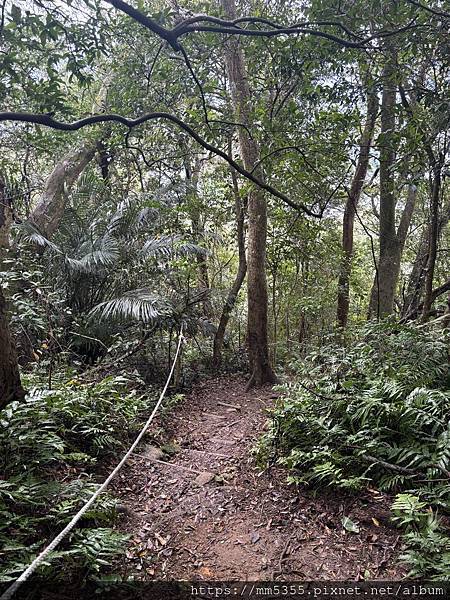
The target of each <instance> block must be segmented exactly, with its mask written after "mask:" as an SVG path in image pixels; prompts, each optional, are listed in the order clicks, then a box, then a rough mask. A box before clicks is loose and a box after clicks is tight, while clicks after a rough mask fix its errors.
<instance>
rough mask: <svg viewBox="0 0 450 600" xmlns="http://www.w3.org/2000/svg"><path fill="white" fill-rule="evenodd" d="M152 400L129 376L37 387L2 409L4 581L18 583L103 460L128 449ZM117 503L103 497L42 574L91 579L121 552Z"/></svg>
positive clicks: (81, 498)
mask: <svg viewBox="0 0 450 600" xmlns="http://www.w3.org/2000/svg"><path fill="white" fill-rule="evenodd" d="M150 404H153V400H152V399H150V398H148V397H145V398H143V397H140V396H139V395H138V393H137V391H136V390H135V389H132V388H131V386H130V381H129V380H127V379H126V378H124V377H107V378H106V379H104V380H103V381H101V382H99V383H93V384H80V383H79V382H78V381H77V380H75V379H72V380H70V381H68V382H67V383H62V382H59V383H58V384H57V388H56V389H52V390H44V389H39V388H37V387H36V388H34V389H33V388H32V389H31V390H30V392H29V393H28V395H27V397H26V399H25V401H23V402H20V403H19V402H13V403H11V404H9V405H8V406H7V407H6V408H5V409H4V410H2V411H1V412H0V565H1V566H0V583H1V582H3V583H5V582H8V581H12V580H13V579H15V578H16V577H17V576H18V575H19V574H20V572H21V571H23V570H24V569H25V568H26V567H27V566H28V564H29V563H30V562H31V560H32V559H33V558H34V557H35V556H36V554H38V552H40V551H41V550H42V549H43V547H44V546H45V544H46V542H48V541H49V540H50V539H52V538H53V537H54V536H55V535H56V534H57V533H59V531H60V530H61V529H62V528H63V527H64V525H66V524H67V522H68V521H69V520H70V519H71V518H72V517H73V515H74V514H75V513H76V511H77V510H78V509H79V508H80V507H81V506H82V504H83V502H85V501H86V500H87V499H88V497H90V496H91V494H92V493H93V492H94V491H95V489H96V488H97V484H96V483H95V480H96V477H95V474H96V470H98V469H99V467H100V466H101V465H99V460H100V459H105V458H108V455H110V454H115V453H117V452H118V451H122V450H123V448H124V447H125V446H126V445H128V442H129V440H130V438H131V437H134V435H135V433H136V432H137V431H138V430H139V429H140V426H141V425H142V421H143V420H144V415H145V417H146V416H147V414H148V409H149V405H150ZM115 520H116V501H115V500H114V498H113V497H112V496H111V495H110V494H102V496H101V497H100V498H99V499H98V500H97V502H96V503H95V504H94V505H93V506H92V507H91V509H90V510H89V511H88V512H87V513H86V514H85V515H84V517H83V519H82V521H81V522H80V525H79V526H78V527H77V528H76V529H75V530H73V531H72V532H71V534H69V536H68V537H67V538H66V539H65V541H64V542H63V543H62V544H61V546H60V550H58V551H57V552H55V553H53V557H54V558H53V560H52V561H51V562H50V563H46V564H44V565H43V566H42V567H41V568H40V570H39V575H40V576H42V577H45V578H46V579H52V580H53V579H54V580H58V581H66V582H67V581H68V580H71V579H73V578H81V579H83V578H89V577H90V576H91V575H92V574H94V573H97V572H99V571H100V570H101V569H102V568H103V567H104V566H107V565H110V564H111V562H112V561H113V559H114V558H115V557H116V556H117V555H118V554H120V553H121V552H122V551H123V549H124V547H125V542H126V536H124V535H122V534H119V533H117V532H115V531H114V530H113V529H112V528H111V526H112V525H114V523H115Z"/></svg>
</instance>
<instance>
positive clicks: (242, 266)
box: [212, 169, 247, 369]
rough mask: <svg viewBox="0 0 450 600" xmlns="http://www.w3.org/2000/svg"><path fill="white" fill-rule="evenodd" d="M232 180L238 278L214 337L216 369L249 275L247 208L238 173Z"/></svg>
mask: <svg viewBox="0 0 450 600" xmlns="http://www.w3.org/2000/svg"><path fill="white" fill-rule="evenodd" d="M231 178H232V182H233V196H234V206H235V212H236V237H237V246H238V256H239V263H238V270H237V273H236V277H235V278H234V281H233V285H232V286H231V288H230V291H229V292H228V296H227V299H226V301H225V304H224V306H223V308H222V314H221V315H220V320H219V325H218V327H217V331H216V334H215V336H214V343H213V357H212V364H213V367H215V368H216V369H217V368H218V367H220V364H221V361H222V348H223V342H224V339H225V331H226V328H227V325H228V321H229V320H230V315H231V312H232V310H233V308H234V305H235V304H236V299H237V297H238V294H239V291H240V289H241V286H242V284H243V282H244V279H245V275H246V273H247V259H246V256H245V232H244V220H245V208H244V204H243V202H242V200H241V198H240V196H239V188H238V182H237V177H236V172H235V171H234V170H233V169H232V170H231Z"/></svg>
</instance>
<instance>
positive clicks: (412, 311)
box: [402, 200, 450, 320]
mask: <svg viewBox="0 0 450 600" xmlns="http://www.w3.org/2000/svg"><path fill="white" fill-rule="evenodd" d="M449 220H450V200H449V201H448V202H447V203H446V206H445V207H444V210H443V212H442V215H441V217H440V219H439V230H438V237H439V236H440V235H441V233H442V231H443V230H444V229H445V227H446V226H447V225H448V222H449ZM429 234H430V226H429V224H427V225H426V226H425V227H423V229H422V233H421V235H420V240H419V244H418V247H417V254H416V258H415V260H414V264H413V268H412V271H411V275H410V276H409V281H408V287H407V291H406V298H405V302H404V305H403V309H402V319H405V320H407V319H409V318H414V317H416V316H417V313H418V312H419V310H420V308H419V305H420V299H421V298H422V296H423V293H424V285H425V272H426V266H427V262H428V248H429V245H430V244H429Z"/></svg>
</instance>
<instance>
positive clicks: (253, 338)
mask: <svg viewBox="0 0 450 600" xmlns="http://www.w3.org/2000/svg"><path fill="white" fill-rule="evenodd" d="M221 2H222V6H223V9H224V12H225V16H226V17H227V18H228V19H230V20H233V19H236V18H237V12H236V4H235V0H221ZM225 62H226V68H227V73H228V79H229V82H230V87H231V96H232V99H233V105H234V111H235V115H236V120H237V121H239V122H240V123H242V125H244V127H239V129H238V133H239V146H240V151H241V157H242V161H243V163H244V166H245V168H246V169H247V170H249V171H252V172H253V173H254V174H255V175H256V176H257V177H258V179H260V180H262V179H263V172H262V169H261V167H258V166H257V162H258V159H259V148H258V144H257V142H256V141H255V140H254V139H253V138H251V137H250V135H249V134H248V130H247V128H248V127H249V126H250V125H251V122H250V121H251V118H250V106H251V93H250V88H249V84H248V76H247V70H246V66H245V61H244V55H243V52H242V50H241V48H240V46H239V40H236V39H235V38H233V39H230V40H229V41H228V42H227V45H226V49H225ZM266 241H267V206H266V199H265V197H264V193H263V191H262V190H261V189H260V188H257V187H252V189H251V190H250V193H249V196H248V251H247V294H248V299H247V303H248V321H247V343H248V352H249V362H250V380H249V382H248V386H247V387H248V388H250V387H251V386H252V385H256V386H260V385H263V384H264V383H275V382H276V381H277V378H276V376H275V373H274V371H273V369H272V366H271V364H270V361H269V345H268V335H267V310H268V308H267V306H268V299H267V279H266Z"/></svg>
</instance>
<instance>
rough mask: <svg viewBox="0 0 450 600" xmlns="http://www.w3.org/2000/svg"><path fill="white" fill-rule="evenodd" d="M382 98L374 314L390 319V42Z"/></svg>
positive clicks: (393, 248)
mask: <svg viewBox="0 0 450 600" xmlns="http://www.w3.org/2000/svg"><path fill="white" fill-rule="evenodd" d="M382 82H383V94H382V100H381V133H380V137H379V144H380V257H379V261H378V277H377V286H376V294H375V300H376V303H375V306H373V307H372V312H373V314H375V315H376V316H377V318H382V317H386V316H388V315H391V314H392V312H393V310H394V298H395V291H396V286H397V279H398V273H399V269H400V264H399V253H398V244H397V237H396V230H395V204H396V199H395V177H394V164H395V151H396V143H395V133H396V131H395V127H396V119H395V104H396V94H397V77H396V53H395V51H394V49H393V48H392V45H391V42H390V41H388V42H386V54H385V64H384V67H383V75H382Z"/></svg>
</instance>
